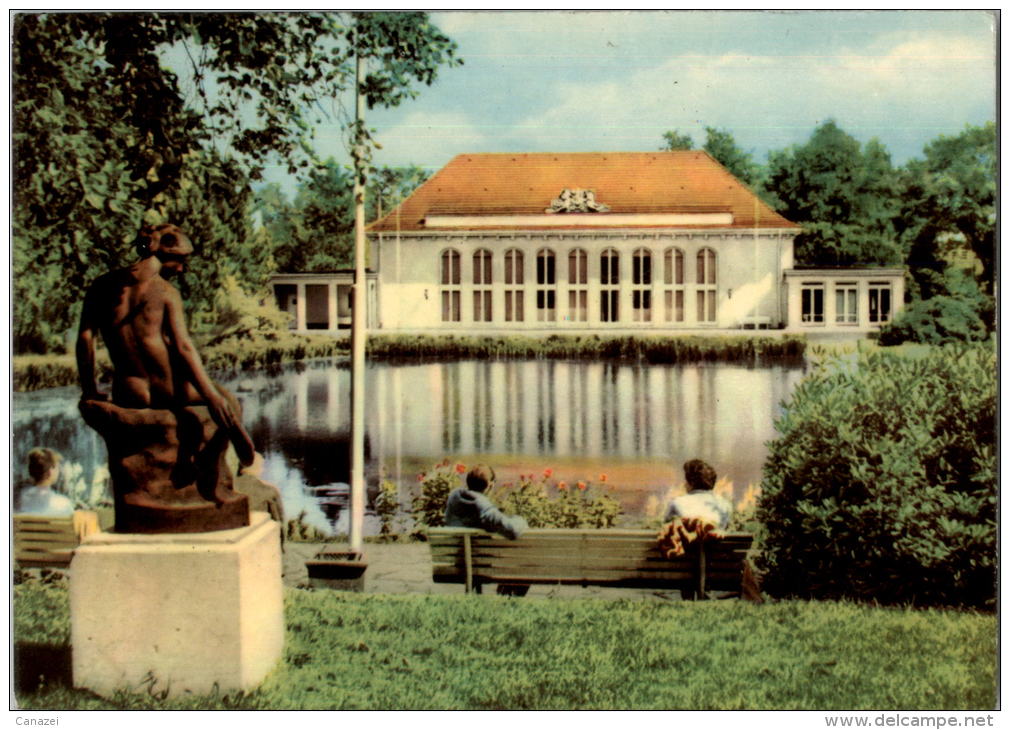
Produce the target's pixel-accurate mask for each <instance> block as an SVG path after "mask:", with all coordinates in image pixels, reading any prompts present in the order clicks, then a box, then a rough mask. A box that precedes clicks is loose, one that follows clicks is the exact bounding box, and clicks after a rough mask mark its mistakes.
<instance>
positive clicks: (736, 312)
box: [273, 151, 904, 333]
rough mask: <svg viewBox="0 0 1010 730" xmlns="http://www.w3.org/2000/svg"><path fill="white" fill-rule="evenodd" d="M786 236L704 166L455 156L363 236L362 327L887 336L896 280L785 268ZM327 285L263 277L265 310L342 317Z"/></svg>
mask: <svg viewBox="0 0 1010 730" xmlns="http://www.w3.org/2000/svg"><path fill="white" fill-rule="evenodd" d="M799 231H800V229H799V227H798V226H796V225H795V224H793V223H790V222H789V221H787V220H786V219H785V218H783V217H782V216H780V215H779V214H777V213H776V212H775V211H773V210H772V209H771V208H769V207H768V206H767V205H765V204H764V203H763V202H761V201H760V200H759V199H758V197H757V196H756V195H754V194H753V193H752V192H751V191H750V190H749V189H748V188H747V187H746V186H744V185H743V184H742V183H741V182H740V181H738V180H737V179H736V178H735V177H733V176H732V175H731V174H730V173H729V172H728V171H727V170H726V169H725V168H723V167H722V166H721V165H720V164H719V163H718V162H716V161H715V160H714V159H713V158H712V157H710V156H709V155H708V154H707V153H705V152H700V151H677V152H620V153H564V154H562V153H558V154H551V153H543V154H472V155H459V156H457V157H455V158H454V159H453V160H452V161H450V162H449V164H448V165H446V166H445V167H444V168H443V169H442V170H440V171H439V172H438V173H437V174H435V175H434V176H433V177H432V178H431V179H429V180H428V181H427V182H426V183H424V184H423V185H422V186H421V187H419V188H418V189H417V190H416V191H415V192H414V193H413V194H412V195H411V196H410V197H408V198H407V199H406V200H404V201H403V202H402V203H401V204H400V205H399V206H397V207H395V208H394V209H393V210H392V211H390V213H388V214H387V215H386V216H385V217H383V218H382V219H380V220H378V221H376V222H374V223H373V224H372V225H371V226H370V227H369V239H370V243H371V246H372V256H373V259H372V260H373V261H374V262H375V271H374V272H372V273H370V275H369V294H370V297H371V299H370V302H369V310H370V315H372V313H374V315H372V316H370V317H369V319H370V320H371V322H370V327H372V328H377V329H382V330H393V331H397V330H410V331H432V332H436V331H437V332H451V331H453V330H460V331H462V330H474V329H479V330H481V331H486V332H500V333H505V332H515V331H523V330H538V331H544V330H547V331H559V332H563V331H565V330H587V329H588V330H594V331H600V332H615V333H616V332H621V333H623V332H633V331H657V332H658V331H678V330H701V329H715V330H718V329H738V328H742V327H750V326H762V327H764V326H767V327H776V328H782V327H784V328H787V329H789V330H796V331H803V330H808V329H814V328H816V329H819V330H835V329H837V330H846V329H847V330H849V331H859V332H866V331H870V330H872V329H875V328H879V327H880V325H881V324H883V323H884V322H887V321H889V319H890V318H891V316H892V315H893V313H894V311H896V310H897V309H898V308H900V306H901V302H902V300H903V296H904V292H903V271H902V270H900V269H816V270H802V269H795V268H794V267H793V238H794V237H795V236H796V234H797V233H799ZM345 276H346V275H345ZM299 277H302V278H299ZM312 277H315V278H312ZM329 277H330V278H326V275H307V274H304V275H291V274H289V275H284V276H280V275H279V276H277V277H275V278H274V282H273V283H274V286H275V290H276V291H277V293H278V301H279V302H285V303H288V302H290V303H291V304H289V306H292V307H293V308H294V311H296V312H303V311H304V313H303V314H299V317H298V320H297V325H296V329H299V330H304V329H335V328H336V326H338V325H341V324H342V319H341V316H342V315H343V317H344V318H345V319H346V318H348V317H349V311H348V310H347V308H346V304H345V301H346V300H345V299H341V298H340V296H341V293H342V287H343V286H344V285H345V282H342V281H340V280H339V277H340V275H337V274H334V275H329ZM372 277H375V279H374V280H373V279H372ZM349 283H350V282H349V281H347V282H346V284H349ZM292 285H293V287H294V288H291V287H292ZM277 287H284V288H282V289H277ZM313 287H315V288H313ZM324 295H325V298H324ZM345 296H346V294H345ZM285 297H286V298H285ZM291 297H293V299H292V298H291ZM324 311H325V312H326V316H325V317H323V312H324ZM313 313H315V314H313ZM323 324H325V326H321V325H323Z"/></svg>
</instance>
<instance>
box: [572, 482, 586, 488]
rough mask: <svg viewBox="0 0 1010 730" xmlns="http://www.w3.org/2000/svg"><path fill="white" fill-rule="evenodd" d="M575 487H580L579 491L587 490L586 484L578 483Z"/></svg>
mask: <svg viewBox="0 0 1010 730" xmlns="http://www.w3.org/2000/svg"><path fill="white" fill-rule="evenodd" d="M575 486H576V487H578V488H579V489H585V488H586V483H585V482H576V484H575Z"/></svg>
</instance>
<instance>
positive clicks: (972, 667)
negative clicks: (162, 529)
mask: <svg viewBox="0 0 1010 730" xmlns="http://www.w3.org/2000/svg"><path fill="white" fill-rule="evenodd" d="M14 599H15V603H14V613H15V629H14V637H15V641H16V645H17V654H16V656H17V657H18V660H17V661H18V664H16V671H18V672H19V675H18V676H19V681H18V690H17V698H18V703H19V705H20V706H21V707H24V708H26V709H27V708H35V709H214V708H235V709H327V710H336V709H384V710H394V709H412V710H423V709H471V710H479V709H517V710H521V709H537V710H548V709H654V710H671V709H682V710H711V709H775V710H787V709H809V710H822V711H824V710H856V709H863V710H869V709H874V710H903V709H916V710H928V709H950V710H967V709H988V708H992V707H993V706H994V705H995V702H996V694H995V693H996V689H995V682H996V675H995V670H996V618H995V616H994V615H990V614H977V613H969V612H959V611H938V610H928V611H913V610H908V609H886V608H876V607H871V606H866V605H856V604H850V603H806V602H781V603H766V604H764V605H753V604H749V603H743V602H740V601H734V600H729V601H710V602H703V603H680V602H670V603H666V602H659V601H656V602H651V601H600V600H594V599H574V600H571V599H570V600H561V599H557V600H542V599H534V600H523V599H508V598H502V597H498V596H495V595H493V594H492V595H486V596H465V595H462V594H460V595H438V596H419V595H395V596H394V595H372V594H347V593H336V592H330V591H305V590H295V589H289V590H288V591H287V593H286V609H285V615H286V619H287V639H286V647H285V653H284V660H283V663H282V664H281V665H280V666H279V667H278V669H277V670H275V671H274V673H273V674H271V675H270V676H269V677H268V678H267V680H266V681H265V682H264V683H263V685H262V686H261V687H260V688H258V689H257V690H255V691H253V692H249V693H237V694H232V695H227V696H223V697H210V698H200V699H181V700H162V699H158V698H157V697H152V696H150V695H147V694H138V695H131V694H125V693H124V694H120V695H117V696H116V697H115V698H114V699H112V700H104V699H101V698H98V697H96V696H95V695H93V694H91V693H89V692H86V691H82V690H74V689H71V687H70V678H69V669H68V668H67V667H68V662H69V647H68V642H69V625H68V617H67V611H68V609H67V605H68V604H67V594H66V587H65V584H55V585H43V584H40V583H39V582H37V581H36V582H34V583H27V584H22V585H18V586H16V587H15V593H14ZM40 673H41V674H43V675H44V677H43V679H42V680H41V686H40V679H39V676H38V675H39V674H40Z"/></svg>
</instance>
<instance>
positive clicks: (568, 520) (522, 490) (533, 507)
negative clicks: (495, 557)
mask: <svg viewBox="0 0 1010 730" xmlns="http://www.w3.org/2000/svg"><path fill="white" fill-rule="evenodd" d="M466 471H467V467H466V466H465V465H463V464H451V463H450V462H449V460H448V459H446V460H444V461H442V462H441V463H439V464H436V465H435V466H434V467H432V469H431V471H430V472H422V473H421V474H418V475H417V479H418V481H419V482H420V483H421V492H420V494H419V495H418V496H417V497H415V498H414V501H413V505H412V506H413V515H414V522H415V524H416V528H417V531H418V533H419V532H420V531H421V530H423V528H424V527H441V526H443V525H444V524H445V505H446V502H447V501H448V499H449V492H451V491H452V490H453V489H456V488H457V487H461V486H463V482H462V479H461V477H462V475H463V474H466ZM553 473H554V472H553V470H551V469H546V470H545V471H544V473H543V475H542V476H541V477H539V478H534V475H533V474H523V475H521V476H520V478H519V482H518V483H517V484H513V483H511V482H506V483H504V484H499V483H496V484H494V485H493V486H492V487H491V488H490V489H489V490H488V491H487V497H488V499H490V500H491V501H492V502H494V503H495V504H496V505H497V506H498V507H499V508H500V509H501V510H502V512H504V513H505V514H509V515H520V516H521V517H524V518H525V519H526V522H527V523H529V526H530V527H579V528H591V527H596V528H604V527H613V526H614V524H615V523H616V522H617V518H618V517H619V516H620V514H621V505H620V503H619V502H618V501H617V500H616V499H614V498H613V497H611V496H610V495H608V494H604V493H603V492H602V490H600V489H599V488H595V487H591V486H589V485H588V484H587V483H586V482H576V483H575V484H573V485H568V484H567V483H565V482H563V481H557V480H552V479H551V477H552V476H553Z"/></svg>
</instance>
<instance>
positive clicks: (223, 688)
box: [70, 512, 284, 696]
mask: <svg viewBox="0 0 1010 730" xmlns="http://www.w3.org/2000/svg"><path fill="white" fill-rule="evenodd" d="M250 523H251V524H250V525H249V527H240V528H236V529H234V530H220V531H217V532H202V533H192V534H175V535H134V534H124V535H120V534H111V533H100V534H97V535H92V536H91V537H88V538H87V539H85V541H84V542H83V543H82V545H81V546H80V547H79V548H78V549H77V551H76V553H75V554H74V559H73V562H72V563H71V567H70V622H71V637H70V640H71V647H72V654H73V673H74V686H75V687H84V688H86V689H90V690H92V691H93V692H96V693H98V694H101V695H110V694H112V693H113V692H115V691H116V690H118V689H126V690H128V691H132V692H153V693H157V694H160V693H162V692H165V691H166V690H167V693H168V695H169V696H179V695H185V694H194V695H203V694H209V693H211V692H214V691H219V692H222V693H224V692H230V691H234V690H248V689H252V688H253V687H255V686H257V685H258V684H259V683H260V682H261V681H262V680H263V679H264V677H266V675H267V673H268V672H270V670H272V669H273V668H274V666H276V664H277V662H278V661H279V660H280V658H281V654H282V652H283V650H284V605H283V586H282V583H281V555H280V537H279V533H278V529H279V528H278V525H277V523H276V522H273V521H272V520H270V518H269V516H268V515H267V514H265V513H263V512H253V513H252V515H251V519H250Z"/></svg>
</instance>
